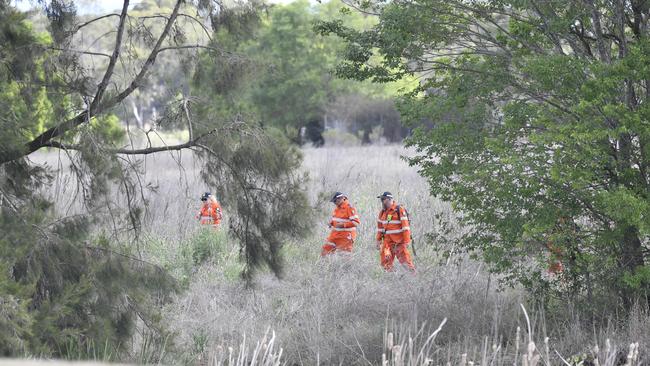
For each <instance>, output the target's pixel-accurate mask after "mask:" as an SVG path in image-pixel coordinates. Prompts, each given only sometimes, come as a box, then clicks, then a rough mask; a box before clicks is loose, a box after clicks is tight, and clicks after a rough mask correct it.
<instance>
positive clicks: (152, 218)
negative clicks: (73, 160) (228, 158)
mask: <svg viewBox="0 0 650 366" xmlns="http://www.w3.org/2000/svg"><path fill="white" fill-rule="evenodd" d="M304 152H305V161H304V165H303V166H304V169H305V170H306V171H307V172H309V174H310V177H311V181H310V186H309V187H308V192H309V197H310V200H311V202H312V204H313V207H314V210H315V211H316V216H317V217H318V218H319V221H318V222H317V223H315V227H314V230H313V233H312V235H310V236H309V237H306V238H293V239H291V240H289V241H288V242H287V243H286V247H285V258H286V265H285V268H286V271H285V273H284V276H283V278H282V279H277V278H275V277H273V276H272V275H269V274H262V275H261V276H259V277H258V279H257V282H256V283H255V286H254V287H252V288H246V287H245V286H244V284H243V283H241V282H240V281H238V280H237V279H236V276H234V275H233V274H234V273H236V270H237V269H238V268H239V267H238V263H237V253H238V248H237V245H236V243H234V242H232V241H230V240H229V239H228V238H227V236H226V235H225V234H223V233H221V234H218V235H216V236H215V237H216V239H215V240H216V241H217V242H218V243H217V246H219V248H220V249H219V250H218V251H217V254H218V255H216V256H215V257H214V258H212V259H211V260H209V261H208V262H207V263H204V264H202V265H200V266H195V267H192V268H191V271H190V272H189V273H186V274H187V276H188V289H187V291H185V292H184V293H183V294H182V295H180V296H179V297H178V299H177V300H176V301H175V302H174V303H173V304H171V305H170V306H168V307H167V308H166V309H165V311H164V314H165V319H166V321H167V323H168V326H169V328H170V329H172V330H174V331H175V332H176V337H175V348H174V350H170V353H169V354H170V357H171V358H169V359H168V362H172V363H178V362H183V363H189V364H219V365H220V364H228V365H235V364H236V365H240V364H241V365H243V364H263V365H266V364H268V365H271V364H277V363H278V361H279V357H281V359H282V362H285V363H287V364H291V365H293V364H296V365H314V364H324V365H329V364H343V365H351V364H360V365H368V364H370V365H374V364H386V365H420V364H461V365H477V364H481V365H505V364H509V365H515V364H520V365H528V366H532V365H541V364H546V365H548V364H564V361H562V359H561V358H560V356H559V355H563V356H562V357H564V358H565V360H567V362H569V363H570V364H576V365H577V364H579V361H576V362H574V363H571V362H573V361H571V360H570V357H571V355H574V354H582V353H585V355H586V356H585V357H583V358H584V359H586V357H587V356H588V355H590V354H593V355H594V356H596V355H597V356H598V360H599V361H598V362H599V363H598V364H600V365H614V364H616V362H617V360H618V359H619V358H621V359H625V360H624V361H623V363H622V364H624V363H625V362H626V361H627V359H626V355H627V354H628V347H627V345H628V344H629V343H631V342H640V345H639V347H638V350H637V352H638V354H637V355H636V356H634V355H635V353H634V352H632V358H631V359H630V361H629V363H628V364H630V365H632V364H642V362H644V361H643V360H645V359H644V357H647V350H648V348H647V347H648V342H650V334H649V333H650V332H648V331H647V329H650V328H648V327H647V326H650V317H648V315H647V314H646V313H644V312H639V313H638V314H637V315H636V317H635V318H633V319H631V320H629V321H626V322H620V323H616V322H612V325H611V327H610V328H607V329H593V328H587V329H586V330H585V329H584V328H585V327H583V326H581V323H580V322H579V321H575V322H572V323H566V324H552V325H551V324H546V323H545V321H544V317H543V314H539V312H536V311H532V312H531V318H530V319H531V320H530V322H531V326H530V327H529V326H528V325H527V322H526V317H524V314H523V310H522V308H521V307H520V303H524V302H525V300H526V299H525V296H524V294H523V292H522V291H520V290H516V289H514V290H513V289H509V290H506V291H501V292H499V291H497V290H496V288H495V279H494V278H491V277H490V276H489V275H488V274H487V273H486V272H485V270H484V269H483V267H482V265H481V264H480V263H477V262H473V261H471V260H468V259H467V258H463V259H464V260H463V261H460V262H459V263H454V262H453V261H452V262H444V261H442V260H441V258H440V257H438V255H437V254H436V252H435V251H434V250H433V249H432V246H431V244H432V243H427V242H426V240H425V239H424V234H425V233H435V232H438V231H440V229H441V228H440V227H439V226H438V224H437V222H436V220H435V217H434V216H435V215H436V214H440V215H442V216H443V217H446V218H448V219H451V220H453V217H454V214H453V212H452V210H451V208H450V206H449V205H448V204H447V203H444V202H441V201H439V200H436V199H434V198H432V197H431V195H430V194H429V190H428V185H427V183H426V181H425V180H424V179H423V178H422V177H420V176H419V175H418V173H417V171H416V169H415V168H413V167H409V166H408V164H406V163H405V162H404V161H403V160H402V159H400V155H403V154H408V153H409V152H408V151H406V150H404V149H403V148H402V147H399V146H371V147H345V148H341V147H328V148H323V149H311V148H309V149H305V150H304ZM43 159H51V157H43ZM178 162H180V163H181V164H180V165H182V169H179V164H178ZM145 166H146V168H147V173H146V181H147V182H152V183H153V184H154V185H155V186H157V190H155V191H154V190H152V191H146V192H145V196H146V197H147V199H148V205H149V207H148V208H149V211H148V212H149V213H148V216H147V217H146V225H145V228H146V229H145V235H144V237H145V243H144V244H143V251H144V254H145V255H146V256H148V258H149V260H152V261H157V262H158V263H161V264H163V265H165V266H166V267H168V268H170V269H172V270H174V269H175V267H180V266H181V264H180V263H182V262H183V261H187V259H186V258H185V257H184V256H186V253H187V249H188V248H191V247H192V246H193V245H195V244H194V242H195V241H196V238H197V237H200V233H199V232H198V230H199V228H198V225H197V224H196V223H195V221H194V220H193V216H194V213H195V210H196V209H197V208H198V203H199V202H198V200H197V198H198V197H199V195H200V194H201V193H202V192H203V191H204V190H209V189H208V188H206V187H204V185H203V184H202V183H200V179H199V170H200V168H199V167H198V166H197V165H196V164H195V163H194V160H193V159H192V156H191V154H189V153H183V154H181V155H178V154H160V155H157V156H150V157H147V158H146V159H145ZM65 188H66V189H71V186H70V185H67V186H65ZM57 189H60V188H57ZM336 190H339V191H343V192H346V193H348V195H349V197H350V200H351V202H352V204H353V205H354V206H355V207H357V209H358V211H359V214H360V216H361V218H362V225H361V229H360V232H359V236H358V239H357V242H356V244H355V251H354V253H353V254H351V255H338V256H334V257H331V258H325V259H322V258H320V257H319V253H320V246H321V245H322V242H323V239H324V238H325V236H326V235H327V227H326V225H325V222H326V219H327V217H328V216H329V214H330V211H331V209H332V206H331V204H330V203H328V199H329V197H330V195H331V193H332V192H334V191H336ZM383 191H391V192H392V193H393V194H394V195H395V196H396V197H397V199H398V201H399V202H400V203H403V204H404V205H405V206H406V207H407V208H408V209H409V211H410V212H411V219H412V221H413V222H412V225H411V227H412V229H413V230H414V234H415V238H416V245H417V249H418V257H416V258H415V263H416V266H417V267H418V273H417V276H412V275H411V274H409V273H408V272H407V271H405V270H398V271H396V272H394V273H385V272H383V271H382V270H381V269H380V267H379V258H378V253H377V251H376V249H375V248H374V228H375V217H376V214H377V212H378V210H379V202H378V200H377V199H376V198H375V197H376V196H377V195H378V194H379V193H381V192H383ZM64 196H66V195H64ZM217 196H218V192H217ZM66 197H67V196H66ZM226 213H227V212H226ZM459 230H460V228H459ZM184 253H185V254H184ZM176 269H177V268H176ZM180 272H183V271H179V273H180ZM443 319H446V320H445V324H444V326H442V327H441V328H440V329H439V331H438V332H437V333H435V332H436V330H438V328H439V325H440V324H441V323H442V322H443ZM547 326H548V327H554V329H548V328H547ZM644 326H646V327H645V328H644ZM269 329H271V330H272V331H269ZM527 329H531V331H530V332H528V331H527ZM434 333H435V337H431V335H432V334H434ZM529 334H530V335H531V336H530V338H529ZM547 337H550V338H547ZM243 339H247V340H248V339H253V340H258V339H259V340H260V341H259V342H257V343H250V342H248V341H246V343H242V340H243ZM606 339H609V340H608V341H606ZM545 341H546V342H545ZM531 343H532V344H534V345H540V348H541V350H540V349H538V348H537V347H534V349H533V348H531V347H533V346H531V345H530V344H531ZM596 344H600V345H601V346H600V347H599V348H598V350H597V352H594V346H595V345H596ZM607 344H609V346H607ZM231 347H234V348H231ZM556 350H557V353H556V352H555V351H556ZM264 355H266V356H264ZM264 357H266V358H264ZM634 357H637V358H636V360H634V359H633V358H634ZM231 358H232V360H231ZM244 358H245V359H244ZM253 359H255V360H256V361H255V362H253V361H252V360H253ZM236 360H239V361H236ZM242 360H243V361H242ZM262 361H263V362H262ZM582 362H583V363H582V364H584V365H587V364H588V363H585V361H584V360H583V361H582Z"/></svg>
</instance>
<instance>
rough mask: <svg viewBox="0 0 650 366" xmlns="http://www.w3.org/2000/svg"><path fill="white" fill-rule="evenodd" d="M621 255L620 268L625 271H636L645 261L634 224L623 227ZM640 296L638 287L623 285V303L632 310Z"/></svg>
mask: <svg viewBox="0 0 650 366" xmlns="http://www.w3.org/2000/svg"><path fill="white" fill-rule="evenodd" d="M619 245H620V248H619V249H620V251H621V254H620V256H619V263H618V266H619V269H620V270H621V272H623V273H630V274H632V273H634V271H635V270H636V269H637V267H639V266H642V265H643V264H644V263H643V246H642V244H641V239H640V238H639V230H638V229H637V228H636V227H635V226H632V225H627V226H626V227H625V228H624V229H623V237H622V238H621V241H620V244H619ZM639 297H640V292H639V291H637V289H632V288H629V287H628V286H625V287H623V289H622V290H621V298H622V300H623V305H624V306H625V308H626V309H627V310H630V309H631V307H632V305H634V302H635V300H637V299H638V298H639Z"/></svg>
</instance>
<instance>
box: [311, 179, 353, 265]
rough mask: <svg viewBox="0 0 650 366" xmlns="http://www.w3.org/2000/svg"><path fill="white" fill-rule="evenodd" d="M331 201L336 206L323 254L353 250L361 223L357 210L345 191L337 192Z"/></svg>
mask: <svg viewBox="0 0 650 366" xmlns="http://www.w3.org/2000/svg"><path fill="white" fill-rule="evenodd" d="M330 202H333V203H334V204H335V205H336V208H334V212H333V213H332V217H331V219H330V221H329V224H328V225H329V227H330V228H331V231H330V234H329V236H328V237H327V240H326V242H325V244H324V245H323V249H322V251H321V254H320V255H321V256H326V255H328V254H333V253H335V252H336V251H344V252H351V251H352V246H353V244H354V239H356V237H357V226H359V224H360V223H361V222H360V221H359V215H357V210H356V209H355V208H354V207H352V206H351V205H350V202H349V201H348V197H347V196H346V195H345V194H344V193H341V192H336V193H335V194H334V196H333V197H332V199H331V200H330Z"/></svg>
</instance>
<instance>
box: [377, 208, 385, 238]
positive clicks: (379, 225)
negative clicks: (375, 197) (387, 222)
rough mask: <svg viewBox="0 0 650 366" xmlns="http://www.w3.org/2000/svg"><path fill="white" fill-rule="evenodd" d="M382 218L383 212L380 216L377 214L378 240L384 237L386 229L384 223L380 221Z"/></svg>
mask: <svg viewBox="0 0 650 366" xmlns="http://www.w3.org/2000/svg"><path fill="white" fill-rule="evenodd" d="M380 220H381V212H379V216H377V236H376V239H377V241H380V240H381V239H382V233H381V232H382V230H384V225H382V223H381V222H380Z"/></svg>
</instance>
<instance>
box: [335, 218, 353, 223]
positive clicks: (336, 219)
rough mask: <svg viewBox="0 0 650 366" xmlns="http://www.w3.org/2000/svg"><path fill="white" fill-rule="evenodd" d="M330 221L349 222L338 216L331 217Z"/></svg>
mask: <svg viewBox="0 0 650 366" xmlns="http://www.w3.org/2000/svg"><path fill="white" fill-rule="evenodd" d="M332 221H334V222H350V220H348V219H342V218H340V217H332Z"/></svg>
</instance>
